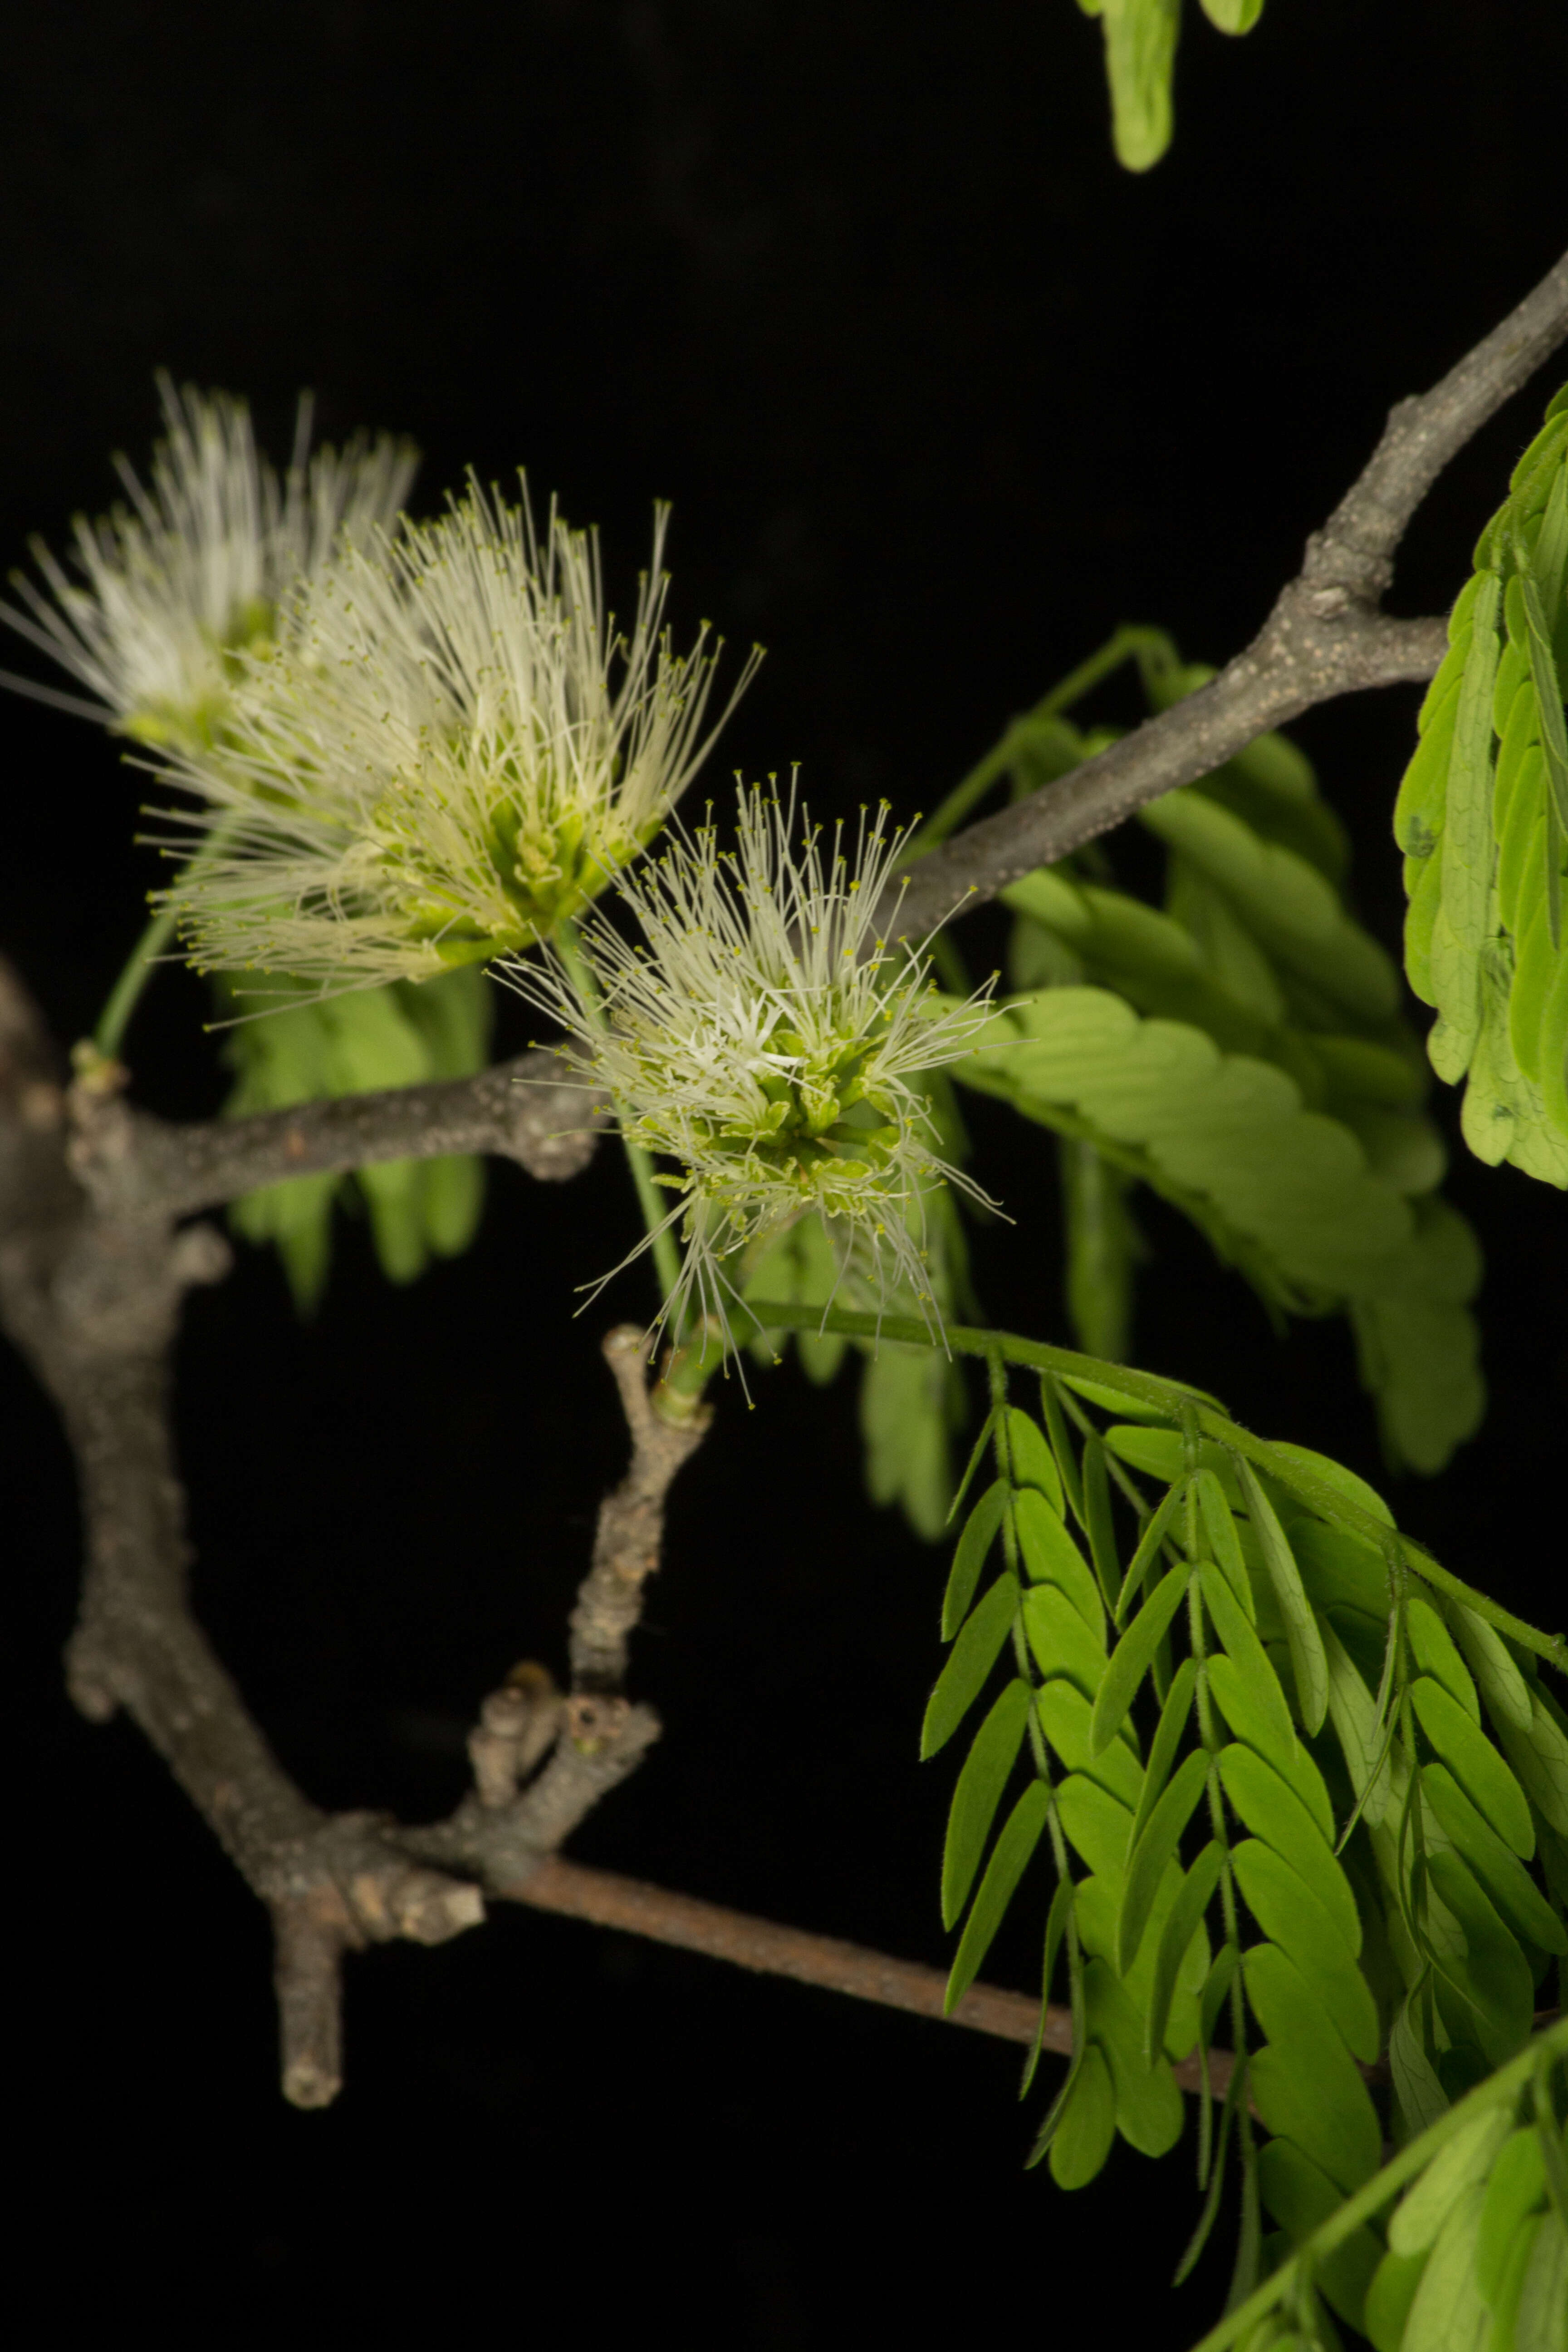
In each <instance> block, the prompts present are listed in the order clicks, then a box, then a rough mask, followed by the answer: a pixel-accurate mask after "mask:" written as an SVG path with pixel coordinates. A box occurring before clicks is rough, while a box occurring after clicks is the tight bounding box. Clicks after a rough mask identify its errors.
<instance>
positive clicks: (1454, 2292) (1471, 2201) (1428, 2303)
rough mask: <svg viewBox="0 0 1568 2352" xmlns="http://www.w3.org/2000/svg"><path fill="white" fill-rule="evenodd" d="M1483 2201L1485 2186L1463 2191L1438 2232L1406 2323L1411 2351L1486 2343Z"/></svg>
mask: <svg viewBox="0 0 1568 2352" xmlns="http://www.w3.org/2000/svg"><path fill="white" fill-rule="evenodd" d="M1481 2200H1482V2191H1481V2189H1480V2187H1479V2184H1473V2185H1472V2186H1470V2187H1469V2188H1468V2189H1464V2190H1462V2191H1461V2193H1460V2195H1459V2196H1458V2199H1457V2200H1455V2202H1454V2204H1453V2205H1452V2206H1451V2207H1450V2209H1449V2210H1448V2214H1447V2220H1446V2221H1444V2223H1443V2226H1442V2228H1441V2229H1440V2230H1439V2231H1438V2232H1437V2235H1436V2240H1435V2241H1434V2242H1433V2246H1432V2250H1431V2252H1430V2253H1429V2254H1428V2255H1427V2257H1426V2269H1425V2270H1424V2271H1423V2272H1422V2273H1421V2281H1420V2284H1419V2285H1418V2286H1417V2287H1416V2290H1415V2295H1414V2297H1413V2299H1412V2301H1411V2305H1410V2316H1409V2317H1408V2319H1406V2321H1405V2344H1406V2345H1408V2347H1410V2352H1443V2347H1447V2346H1448V2345H1451V2344H1461V2345H1462V2344H1471V2345H1475V2346H1477V2347H1479V2346H1481V2345H1483V2344H1484V2343H1485V2341H1486V2338H1487V2335H1488V2333H1489V2330H1488V2326H1487V2318H1488V2314H1487V2308H1486V2305H1485V2303H1484V2302H1483V2300H1482V2297H1481V2291H1480V2288H1479V2285H1478V2284H1477V2282H1476V2246H1477V2240H1478V2235H1479V2229H1480V2210H1481Z"/></svg>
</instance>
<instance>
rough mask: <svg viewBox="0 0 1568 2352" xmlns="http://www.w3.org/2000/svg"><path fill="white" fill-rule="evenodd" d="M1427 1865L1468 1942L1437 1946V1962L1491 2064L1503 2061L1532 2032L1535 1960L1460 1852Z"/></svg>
mask: <svg viewBox="0 0 1568 2352" xmlns="http://www.w3.org/2000/svg"><path fill="white" fill-rule="evenodd" d="M1426 1869H1427V1873H1428V1875H1429V1876H1430V1878H1431V1881H1432V1885H1433V1886H1434V1888H1435V1889H1436V1893H1437V1895H1439V1896H1440V1897H1441V1899H1442V1902H1443V1903H1444V1905H1445V1906H1446V1907H1447V1910H1448V1911H1450V1912H1451V1913H1452V1915H1453V1916H1454V1918H1455V1919H1456V1920H1457V1921H1458V1927H1459V1931H1460V1935H1461V1937H1462V1938H1463V1942H1464V1947H1465V1949H1464V1953H1463V1956H1462V1957H1461V1956H1460V1955H1459V1954H1458V1952H1455V1951H1453V1950H1447V1951H1443V1950H1437V1951H1435V1955H1434V1959H1433V1966H1434V1968H1435V1969H1436V1971H1437V1973H1438V1975H1439V1977H1440V1978H1441V1979H1443V1980H1444V1981H1445V1982H1446V1983H1447V1985H1448V1986H1449V1987H1450V1988H1451V1989H1452V1990H1453V1991H1454V1992H1455V1993H1456V1994H1458V1996H1459V1998H1460V1999H1461V2000H1463V2001H1464V2002H1465V2003H1466V2004H1467V2005H1468V2011H1469V2018H1468V2020H1467V2022H1468V2023H1469V2025H1470V2030H1471V2032H1472V2033H1473V2035H1474V2038H1475V2041H1476V2043H1477V2045H1478V2047H1479V2050H1480V2051H1481V2053H1482V2054H1483V2055H1484V2057H1485V2058H1486V2060H1487V2062H1488V2063H1489V2064H1490V2065H1493V2066H1500V2065H1501V2064H1502V2063H1503V2062H1504V2060H1505V2059H1508V2058H1511V2057H1512V2055H1513V2053H1514V2052H1515V2051H1516V2050H1518V2049H1519V2048H1520V2047H1521V2045H1522V2043H1523V2042H1524V2040H1525V2038H1526V2036H1527V2035H1528V2033H1529V2032H1530V2022H1531V2010H1532V2009H1533V2006H1534V1988H1533V1985H1532V1983H1531V1973H1530V1963H1529V1962H1528V1960H1527V1959H1526V1958H1525V1956H1524V1954H1523V1952H1522V1951H1521V1949H1520V1948H1519V1943H1518V1941H1517V1939H1516V1938H1515V1937H1513V1936H1512V1935H1510V1932H1509V1930H1508V1928H1507V1927H1505V1926H1504V1924H1503V1922H1502V1919H1501V1918H1500V1916H1499V1914H1498V1912H1497V1910H1496V1909H1495V1907H1494V1906H1493V1905H1492V1904H1491V1903H1490V1902H1489V1900H1488V1899H1487V1896H1486V1895H1484V1894H1483V1893H1482V1891H1481V1889H1480V1886H1479V1885H1478V1883H1477V1881H1476V1880H1475V1878H1474V1877H1473V1876H1472V1875H1471V1874H1470V1872H1469V1871H1468V1869H1467V1867H1466V1865H1465V1864H1464V1863H1463V1862H1461V1860H1460V1859H1459V1856H1458V1854H1457V1853H1429V1854H1428V1855H1427V1857H1426ZM1429 1924H1430V1923H1429Z"/></svg>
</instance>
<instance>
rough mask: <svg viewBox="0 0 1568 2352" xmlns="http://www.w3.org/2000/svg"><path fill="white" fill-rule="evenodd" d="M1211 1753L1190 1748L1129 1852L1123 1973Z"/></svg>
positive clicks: (1119, 1942)
mask: <svg viewBox="0 0 1568 2352" xmlns="http://www.w3.org/2000/svg"><path fill="white" fill-rule="evenodd" d="M1208 1773H1209V1759H1208V1758H1207V1756H1206V1755H1205V1753H1204V1751H1203V1749H1202V1748H1194V1750H1193V1753H1192V1754H1191V1755H1190V1756H1189V1757H1188V1758H1187V1759H1186V1761H1185V1762H1184V1764H1182V1765H1181V1766H1180V1767H1179V1769H1177V1771H1176V1772H1175V1773H1174V1774H1173V1776H1172V1779H1171V1782H1170V1785H1169V1787H1168V1788H1167V1789H1166V1790H1165V1791H1164V1793H1163V1796H1162V1797H1161V1798H1160V1800H1159V1802H1158V1803H1157V1804H1156V1805H1155V1806H1154V1808H1153V1811H1152V1812H1151V1813H1150V1815H1149V1819H1148V1821H1147V1822H1146V1823H1145V1824H1144V1828H1143V1832H1142V1835H1141V1836H1140V1838H1139V1840H1138V1843H1137V1844H1136V1845H1135V1846H1134V1847H1133V1849H1132V1852H1131V1853H1130V1854H1129V1856H1128V1858H1127V1871H1126V1876H1125V1878H1124V1880H1123V1883H1122V1892H1121V1915H1120V1916H1119V1918H1118V1920H1117V1923H1116V1967H1117V1971H1118V1973H1119V1974H1120V1975H1121V1976H1125V1975H1126V1974H1127V1972H1128V1970H1129V1969H1131V1966H1132V1963H1133V1961H1134V1960H1135V1959H1136V1958H1137V1957H1138V1948H1139V1946H1140V1944H1141V1943H1142V1940H1143V1931H1144V1929H1145V1928H1146V1927H1147V1926H1148V1924H1149V1915H1150V1912H1151V1911H1152V1908H1153V1905H1154V1897H1155V1895H1157V1894H1158V1892H1159V1890H1160V1885H1161V1883H1162V1881H1163V1878H1164V1875H1165V1872H1166V1870H1167V1869H1168V1867H1169V1865H1170V1864H1171V1863H1172V1861H1173V1859H1174V1857H1175V1853H1176V1848H1177V1843H1178V1842H1179V1840H1180V1838H1181V1834H1182V1832H1183V1831H1184V1829H1185V1828H1186V1826H1187V1823H1188V1822H1190V1821H1191V1819H1192V1817H1193V1814H1194V1811H1195V1810H1196V1808H1197V1804H1198V1801H1199V1799H1200V1798H1201V1797H1202V1795H1203V1793H1204V1790H1205V1787H1206V1786H1207V1784H1208Z"/></svg>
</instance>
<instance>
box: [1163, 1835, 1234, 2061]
mask: <svg viewBox="0 0 1568 2352" xmlns="http://www.w3.org/2000/svg"><path fill="white" fill-rule="evenodd" d="M1224 1868H1225V1848H1224V1846H1223V1845H1221V1844H1220V1843H1219V1842H1218V1840H1217V1839H1213V1838H1211V1839H1210V1841H1209V1843H1208V1844H1207V1845H1205V1848H1204V1850H1203V1852H1202V1853H1200V1854H1199V1855H1198V1857H1197V1859H1196V1861H1195V1862H1194V1864H1193V1866H1192V1868H1191V1869H1190V1870H1189V1871H1188V1872H1187V1874H1186V1875H1185V1877H1184V1879H1183V1881H1182V1885H1181V1891H1180V1893H1179V1894H1178V1895H1177V1896H1176V1898H1175V1901H1174V1902H1173V1904H1172V1906H1171V1907H1170V1909H1169V1911H1168V1912H1167V1913H1166V1915H1165V1924H1164V1926H1163V1927H1162V1928H1161V1930H1160V1941H1159V1945H1158V1948H1157V1949H1156V1951H1155V1955H1154V1967H1153V1971H1152V1976H1151V1978H1150V1982H1149V2006H1148V2011H1147V2013H1146V2015H1145V2018H1144V2024H1143V2051H1144V2055H1145V2056H1146V2057H1147V2058H1149V2059H1151V2060H1152V2058H1153V2056H1154V2055H1155V2053H1157V2052H1158V2051H1160V2050H1161V2049H1163V2046H1164V2042H1165V2035H1166V2032H1167V2030H1168V2028H1169V2026H1170V2021H1171V2002H1172V2000H1173V1997H1174V1994H1175V1990H1176V1984H1177V1979H1179V1977H1180V1975H1181V1970H1182V1963H1183V1961H1184V1959H1185V1958H1186V1957H1187V1954H1188V1953H1189V1951H1190V1950H1191V1949H1192V1947H1193V1940H1194V1937H1195V1936H1196V1935H1197V1933H1198V1930H1199V1928H1200V1927H1201V1926H1202V1924H1203V1917H1204V1914H1205V1911H1206V1910H1207V1909H1208V1906H1209V1904H1210V1903H1211V1901H1212V1900H1213V1898H1214V1894H1215V1888H1216V1887H1217V1886H1218V1885H1219V1881H1220V1874H1221V1872H1222V1871H1223V1870H1224Z"/></svg>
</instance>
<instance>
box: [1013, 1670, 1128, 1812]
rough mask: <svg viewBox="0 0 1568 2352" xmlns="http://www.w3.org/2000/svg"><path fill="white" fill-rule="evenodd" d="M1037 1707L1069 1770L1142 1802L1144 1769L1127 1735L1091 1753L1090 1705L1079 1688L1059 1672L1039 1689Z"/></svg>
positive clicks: (1120, 1798) (1124, 1798) (1042, 1724)
mask: <svg viewBox="0 0 1568 2352" xmlns="http://www.w3.org/2000/svg"><path fill="white" fill-rule="evenodd" d="M1036 1708H1037V1713H1038V1716H1039V1719H1040V1728H1041V1729H1042V1730H1043V1731H1044V1733H1045V1735H1046V1738H1047V1739H1048V1740H1049V1741H1050V1743H1051V1746H1052V1747H1053V1748H1055V1749H1056V1751H1057V1754H1058V1756H1059V1757H1060V1758H1061V1759H1062V1762H1063V1763H1064V1764H1065V1765H1066V1766H1067V1767H1068V1770H1069V1771H1072V1772H1082V1773H1085V1774H1086V1775H1087V1776H1088V1778H1089V1780H1097V1781H1099V1783H1100V1786H1101V1787H1102V1788H1106V1789H1109V1790H1110V1793H1111V1795H1112V1796H1113V1797H1115V1798H1116V1799H1117V1801H1118V1802H1119V1803H1121V1804H1123V1805H1131V1806H1136V1805H1137V1804H1138V1803H1139V1802H1140V1800H1141V1795H1142V1790H1143V1788H1144V1786H1145V1780H1144V1774H1143V1769H1142V1765H1141V1764H1140V1763H1139V1761H1138V1759H1137V1756H1136V1755H1135V1753H1134V1752H1133V1749H1132V1748H1131V1746H1130V1744H1129V1739H1128V1738H1127V1737H1125V1736H1124V1737H1123V1738H1121V1739H1117V1740H1113V1741H1112V1742H1111V1744H1110V1747H1109V1748H1107V1749H1106V1750H1105V1751H1104V1753H1103V1754H1102V1755H1099V1756H1096V1755H1093V1754H1092V1753H1091V1752H1090V1749H1089V1701H1088V1700H1087V1699H1086V1698H1085V1696H1084V1695H1083V1693H1082V1692H1081V1691H1080V1690H1079V1689H1077V1688H1076V1687H1075V1686H1074V1685H1073V1684H1071V1683H1069V1682H1068V1681H1066V1680H1065V1679H1064V1678H1063V1677H1062V1676H1061V1675H1058V1676H1057V1677H1056V1679H1055V1680H1054V1681H1052V1682H1048V1683H1047V1684H1046V1685H1045V1687H1044V1689H1043V1690H1041V1691H1040V1693H1039V1694H1038V1696H1037V1700H1036Z"/></svg>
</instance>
